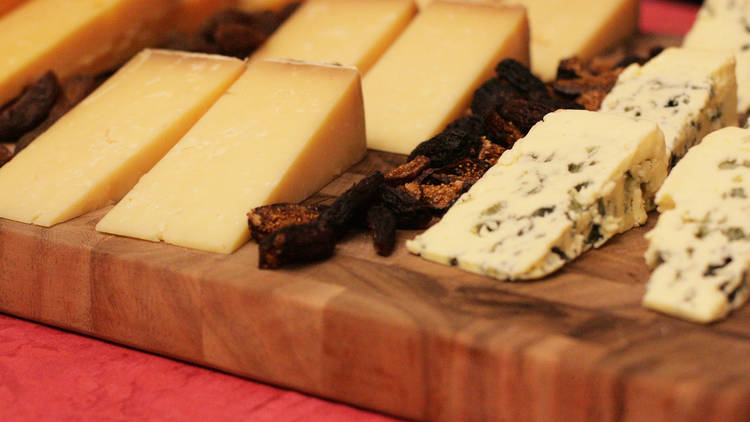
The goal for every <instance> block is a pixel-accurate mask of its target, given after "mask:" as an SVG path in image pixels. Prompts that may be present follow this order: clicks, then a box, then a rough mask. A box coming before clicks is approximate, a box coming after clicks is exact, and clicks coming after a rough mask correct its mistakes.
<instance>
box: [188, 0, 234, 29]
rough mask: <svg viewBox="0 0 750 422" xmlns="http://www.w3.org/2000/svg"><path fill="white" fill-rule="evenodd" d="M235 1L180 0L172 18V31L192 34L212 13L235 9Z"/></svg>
mask: <svg viewBox="0 0 750 422" xmlns="http://www.w3.org/2000/svg"><path fill="white" fill-rule="evenodd" d="M236 4H237V0H182V1H180V6H179V8H178V9H177V12H176V13H175V16H174V18H173V19H174V24H173V25H174V29H176V30H178V31H181V32H184V33H188V34H189V33H192V32H193V31H195V30H197V29H198V28H199V27H200V26H201V24H202V23H203V22H204V21H205V20H206V19H208V18H209V17H211V15H213V14H214V13H216V12H218V11H220V10H224V9H229V8H233V7H235V6H236Z"/></svg>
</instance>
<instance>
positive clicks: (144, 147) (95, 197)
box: [0, 50, 244, 226]
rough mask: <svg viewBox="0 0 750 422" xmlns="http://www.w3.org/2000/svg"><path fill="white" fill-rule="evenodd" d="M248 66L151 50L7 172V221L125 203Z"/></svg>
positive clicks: (2, 212) (2, 200) (2, 175)
mask: <svg viewBox="0 0 750 422" xmlns="http://www.w3.org/2000/svg"><path fill="white" fill-rule="evenodd" d="M243 69H244V62H242V61H240V60H237V59H231V58H225V57H221V56H209V55H204V54H189V53H177V52H168V51H159V50H144V51H143V52H141V53H140V54H138V55H137V56H136V57H134V58H133V59H132V60H131V61H130V62H128V64H126V65H125V66H124V67H123V68H121V69H120V70H119V71H118V72H117V73H116V74H115V75H114V76H112V77H111V78H110V79H109V80H107V82H105V83H104V84H103V85H102V86H101V87H99V88H98V89H97V90H96V91H94V92H93V93H92V94H91V95H90V96H89V97H88V98H86V99H85V100H84V101H83V102H81V103H80V104H79V105H78V106H76V107H75V108H74V109H73V110H71V111H70V112H68V114H66V115H65V116H63V117H62V118H61V119H60V120H58V121H57V122H56V123H55V124H54V125H53V126H52V127H50V128H49V129H48V130H47V131H46V132H44V133H43V134H42V135H40V136H39V137H38V138H37V139H36V140H35V141H34V142H32V143H31V144H30V145H29V146H28V147H27V148H25V149H24V150H23V151H22V152H21V153H20V154H19V155H18V156H16V157H15V158H13V160H11V161H10V162H9V163H8V164H6V165H5V166H3V167H2V168H0V217H3V218H8V219H11V220H16V221H20V222H23V223H33V224H38V225H41V226H52V225H54V224H57V223H61V222H63V221H66V220H69V219H71V218H74V217H77V216H79V215H82V214H84V213H86V212H88V211H92V210H95V209H97V208H100V207H102V206H104V205H106V204H107V203H108V202H109V201H112V200H117V199H120V198H122V196H123V195H125V193H127V192H128V190H130V188H132V187H133V185H135V183H136V182H137V181H138V179H139V178H140V177H141V175H143V174H144V173H145V172H146V171H148V170H149V169H150V168H151V167H152V166H153V165H154V164H156V162H157V161H158V160H159V159H160V158H161V157H162V156H163V155H164V154H165V153H166V152H167V151H168V150H169V148H171V147H172V146H173V145H174V144H175V143H176V142H177V141H178V140H179V139H180V137H181V136H182V135H184V134H185V133H186V132H187V131H188V129H189V128H190V127H191V126H192V125H193V124H194V123H195V122H196V121H197V120H198V119H199V118H200V116H201V115H202V114H203V113H204V112H205V111H206V110H207V109H208V108H209V107H210V106H211V104H213V102H214V101H216V99H217V98H218V97H219V96H220V95H221V94H222V93H223V92H224V91H225V90H226V89H227V88H228V87H229V85H231V84H232V82H234V80H235V79H236V78H237V77H238V76H239V74H240V73H241V72H242V70H243Z"/></svg>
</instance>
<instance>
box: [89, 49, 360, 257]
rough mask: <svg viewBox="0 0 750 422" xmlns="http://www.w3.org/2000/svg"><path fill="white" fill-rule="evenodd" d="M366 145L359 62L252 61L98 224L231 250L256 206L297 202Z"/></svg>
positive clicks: (245, 232)
mask: <svg viewBox="0 0 750 422" xmlns="http://www.w3.org/2000/svg"><path fill="white" fill-rule="evenodd" d="M365 152H366V145H365V129H364V111H363V108H362V92H361V87H360V76H359V72H358V71H357V69H356V68H353V67H342V66H331V65H316V64H309V63H302V62H285V61H276V60H273V61H266V60H258V61H253V62H251V64H250V65H248V69H247V71H246V72H245V73H244V74H243V75H242V76H241V77H240V78H239V79H238V80H237V82H236V83H235V84H234V85H232V87H231V88H230V89H229V90H228V91H227V93H226V94H224V96H223V97H221V99H220V100H219V101H217V103H216V104H215V105H214V106H213V107H212V108H211V110H209V111H208V113H206V115H205V116H204V117H203V118H202V119H201V120H200V121H199V122H198V123H197V124H196V125H195V127H193V128H192V129H191V130H190V132H188V134H187V135H185V137H184V138H182V140H180V142H179V143H178V144H177V145H176V146H175V147H174V148H173V149H172V150H171V151H169V153H168V154H167V155H166V156H165V157H164V158H163V159H162V160H161V161H160V162H159V163H158V164H157V165H156V166H155V167H154V168H153V169H152V170H151V171H150V172H148V173H147V174H146V175H145V176H144V177H143V178H142V179H141V181H140V182H138V184H137V185H136V186H135V188H133V190H132V191H130V192H129V193H128V194H127V196H126V197H125V198H124V199H123V200H122V201H120V202H119V203H118V204H117V205H116V206H115V207H114V208H113V209H112V210H111V211H110V212H109V213H108V214H107V215H106V216H105V217H104V218H103V219H102V220H101V221H100V222H99V224H98V225H97V230H99V231H103V232H108V233H114V234H120V235H124V236H130V237H136V238H141V239H147V240H152V241H159V240H163V241H165V242H167V243H172V244H175V245H180V246H186V247H189V248H195V249H203V250H207V251H212V252H222V253H230V252H232V251H234V250H235V249H237V248H238V247H240V246H241V245H242V244H243V243H245V242H246V241H247V239H248V238H249V236H250V233H249V230H248V225H247V216H246V213H247V212H248V211H250V209H251V208H254V207H257V206H260V205H263V204H267V203H276V202H296V201H301V200H303V199H305V198H306V197H307V196H309V195H311V194H313V193H315V192H317V191H318V190H320V188H322V187H323V186H324V185H325V184H327V183H328V182H330V181H331V180H332V179H333V178H334V177H335V176H337V175H339V174H341V173H342V172H344V171H345V170H346V169H347V168H348V167H350V166H351V165H352V164H354V163H356V162H357V161H359V160H360V159H361V158H362V157H364V154H365Z"/></svg>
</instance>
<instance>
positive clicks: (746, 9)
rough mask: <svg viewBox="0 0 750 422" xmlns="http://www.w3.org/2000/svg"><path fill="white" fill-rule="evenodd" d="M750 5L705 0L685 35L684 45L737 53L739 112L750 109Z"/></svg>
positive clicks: (731, 1) (725, 0)
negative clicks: (749, 24) (749, 27)
mask: <svg viewBox="0 0 750 422" xmlns="http://www.w3.org/2000/svg"><path fill="white" fill-rule="evenodd" d="M748 22H750V3H748V2H747V1H737V0H706V1H705V2H704V3H703V7H702V8H701V10H700V12H698V18H697V19H696V20H695V23H694V24H693V27H692V28H691V29H690V32H688V34H687V36H685V41H684V43H683V46H685V47H688V48H700V49H708V50H717V51H726V52H731V53H734V54H735V58H736V60H737V88H738V91H737V112H738V113H740V114H741V113H745V112H747V111H748V109H750V50H748V46H750V32H748Z"/></svg>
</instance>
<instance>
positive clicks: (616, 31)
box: [419, 0, 638, 81]
mask: <svg viewBox="0 0 750 422" xmlns="http://www.w3.org/2000/svg"><path fill="white" fill-rule="evenodd" d="M485 1H492V2H496V3H501V4H517V5H522V6H524V7H526V8H527V9H528V13H529V25H530V26H531V69H532V71H533V72H534V73H536V74H537V75H539V77H541V78H542V79H544V80H548V81H550V80H553V79H554V78H555V75H556V73H557V65H558V63H559V62H560V60H562V59H564V58H567V57H571V56H579V57H581V58H583V59H590V58H592V57H594V56H596V55H597V54H600V53H602V52H604V51H606V50H607V49H609V48H611V47H613V46H615V45H616V44H618V43H619V42H622V41H623V40H625V39H627V38H628V37H630V36H631V35H633V34H635V32H636V30H637V29H638V0H485ZM419 3H420V7H424V6H426V5H427V4H428V3H430V0H419Z"/></svg>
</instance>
